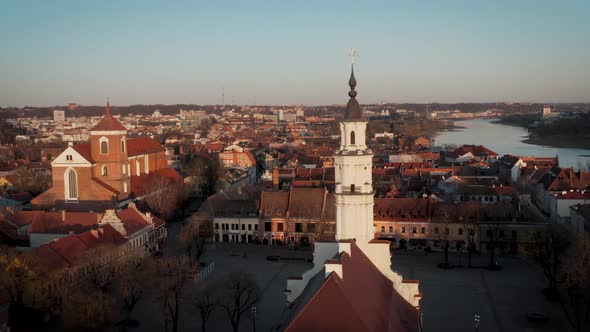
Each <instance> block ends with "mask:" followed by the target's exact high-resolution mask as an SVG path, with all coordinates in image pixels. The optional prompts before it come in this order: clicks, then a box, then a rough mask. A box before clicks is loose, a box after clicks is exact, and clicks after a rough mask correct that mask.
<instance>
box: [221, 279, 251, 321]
mask: <svg viewBox="0 0 590 332" xmlns="http://www.w3.org/2000/svg"><path fill="white" fill-rule="evenodd" d="M221 284H222V285H223V288H222V289H221V290H220V292H219V299H218V305H219V306H220V307H221V308H222V309H223V310H225V312H226V313H227V316H228V317H229V320H230V323H231V326H232V329H233V331H234V332H237V331H238V328H239V326H240V319H241V318H242V316H243V315H244V314H245V313H246V312H248V311H249V310H250V309H251V307H252V306H253V305H254V304H255V303H256V302H258V300H259V299H260V288H259V287H258V284H257V283H256V280H255V279H254V277H253V276H252V275H250V274H247V273H243V272H233V273H230V274H229V275H227V276H226V277H225V278H224V279H223V282H221Z"/></svg>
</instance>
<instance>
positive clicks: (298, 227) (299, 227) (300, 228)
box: [295, 222, 303, 233]
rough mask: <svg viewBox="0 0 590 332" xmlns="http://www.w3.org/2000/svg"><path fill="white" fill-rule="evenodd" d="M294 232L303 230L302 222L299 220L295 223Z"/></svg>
mask: <svg viewBox="0 0 590 332" xmlns="http://www.w3.org/2000/svg"><path fill="white" fill-rule="evenodd" d="M295 232H297V233H302V232H303V224H302V223H300V222H296V223H295Z"/></svg>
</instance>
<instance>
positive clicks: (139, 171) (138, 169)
mask: <svg viewBox="0 0 590 332" xmlns="http://www.w3.org/2000/svg"><path fill="white" fill-rule="evenodd" d="M139 174H141V165H140V164H139V160H135V175H139Z"/></svg>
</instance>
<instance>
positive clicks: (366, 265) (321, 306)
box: [286, 242, 419, 332]
mask: <svg viewBox="0 0 590 332" xmlns="http://www.w3.org/2000/svg"><path fill="white" fill-rule="evenodd" d="M350 250H351V253H350V254H348V253H346V252H344V253H342V254H341V255H339V256H338V260H339V263H340V264H341V265H342V275H343V278H340V276H339V275H338V274H336V273H335V272H332V273H331V274H330V276H328V278H327V279H326V280H325V281H324V283H323V285H322V286H321V288H320V289H319V290H318V292H317V293H316V294H315V295H314V296H313V298H312V299H311V300H310V301H309V302H308V303H307V304H306V305H305V307H304V308H303V309H302V310H301V312H300V313H299V315H298V316H297V317H296V318H295V319H294V320H293V321H292V322H291V324H290V325H289V326H288V327H287V330H286V331H289V332H293V331H395V332H400V331H408V332H415V331H418V327H419V313H418V309H416V308H414V307H413V306H412V305H411V304H410V303H408V302H407V301H406V300H405V299H404V298H402V297H401V295H400V294H399V293H397V291H396V290H395V289H394V288H393V283H392V282H391V280H389V279H388V278H387V277H386V276H384V275H383V274H382V273H381V272H380V271H379V269H377V267H376V266H375V265H374V264H373V263H372V262H371V260H370V259H369V258H368V257H367V256H366V255H365V254H364V253H363V251H362V250H360V249H359V248H358V246H357V245H356V244H355V243H354V242H352V243H351V245H350ZM320 273H321V272H320ZM359 285H363V287H359Z"/></svg>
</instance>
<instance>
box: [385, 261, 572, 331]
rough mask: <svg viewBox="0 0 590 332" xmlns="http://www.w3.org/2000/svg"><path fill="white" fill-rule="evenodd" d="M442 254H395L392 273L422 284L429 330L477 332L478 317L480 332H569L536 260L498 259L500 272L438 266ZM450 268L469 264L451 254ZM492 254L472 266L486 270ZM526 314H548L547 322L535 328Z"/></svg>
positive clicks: (424, 317)
mask: <svg viewBox="0 0 590 332" xmlns="http://www.w3.org/2000/svg"><path fill="white" fill-rule="evenodd" d="M441 261H442V253H431V254H430V255H429V256H414V255H407V254H404V253H399V254H397V253H394V256H393V257H392V262H393V269H394V270H395V271H397V272H399V273H401V274H402V275H403V276H404V278H407V279H418V280H420V291H421V292H422V294H423V298H422V301H421V302H420V303H421V306H422V313H423V327H424V331H425V332H433V331H475V327H474V315H475V314H477V315H479V316H480V326H479V331H481V332H484V331H486V332H487V331H490V332H492V331H498V332H508V331H568V330H569V329H570V326H569V325H568V323H567V321H565V316H564V314H563V311H562V308H561V307H560V306H559V305H558V304H551V303H549V302H547V301H545V300H544V298H543V296H542V294H541V292H540V291H541V289H542V288H543V287H545V286H546V285H545V278H544V276H543V273H542V271H541V270H540V268H539V267H538V266H537V265H535V264H533V263H532V262H530V261H528V260H525V259H522V258H517V257H500V258H499V259H498V261H499V263H500V264H501V265H502V266H503V267H504V268H503V270H501V271H488V270H486V269H477V268H476V269H467V268H455V269H449V270H443V269H439V268H437V267H436V264H437V263H439V262H441ZM449 261H450V263H451V264H457V265H459V264H465V265H466V257H465V256H463V257H458V256H456V255H453V254H451V257H450V259H449ZM488 262H489V257H488V256H483V257H482V256H476V257H475V258H474V265H477V264H479V265H481V266H484V265H485V264H487V263H488ZM527 312H539V313H544V314H547V315H549V316H550V319H551V320H550V322H549V323H547V324H542V325H536V324H531V323H529V322H528V321H527V319H526V314H527Z"/></svg>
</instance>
